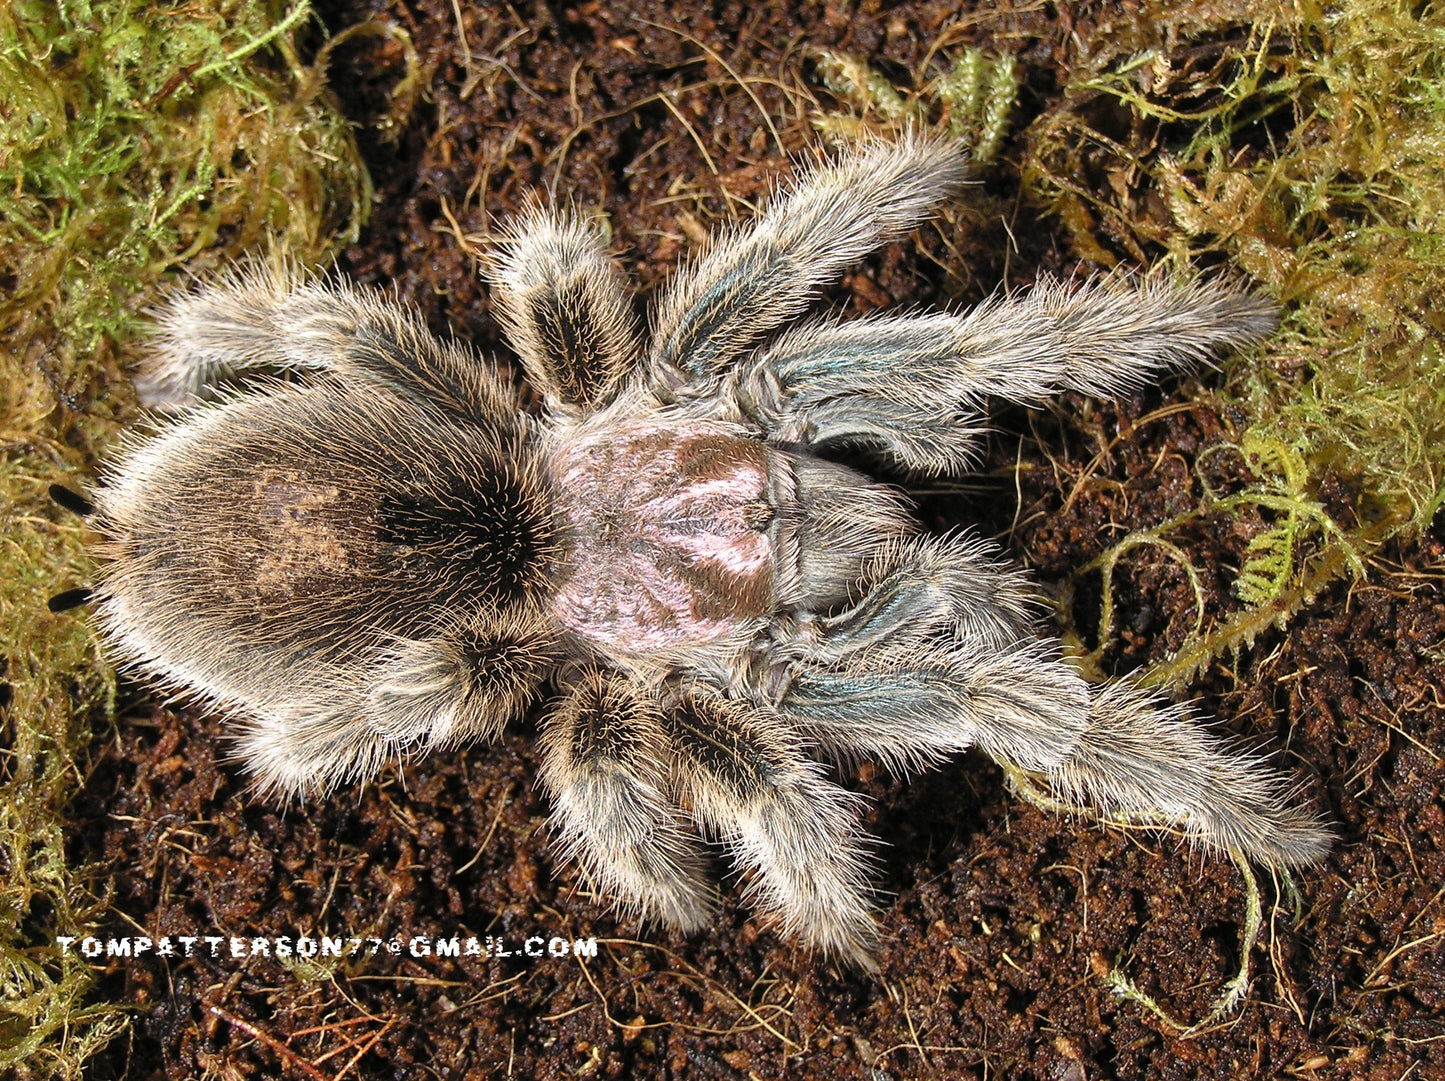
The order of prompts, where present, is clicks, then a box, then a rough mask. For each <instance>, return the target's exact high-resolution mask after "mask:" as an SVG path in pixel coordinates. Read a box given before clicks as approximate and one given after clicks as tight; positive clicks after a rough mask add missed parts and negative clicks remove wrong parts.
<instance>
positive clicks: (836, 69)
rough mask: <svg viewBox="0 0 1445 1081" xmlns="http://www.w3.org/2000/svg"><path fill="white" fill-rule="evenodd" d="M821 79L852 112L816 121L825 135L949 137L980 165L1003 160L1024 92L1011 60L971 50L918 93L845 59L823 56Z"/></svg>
mask: <svg viewBox="0 0 1445 1081" xmlns="http://www.w3.org/2000/svg"><path fill="white" fill-rule="evenodd" d="M818 77H819V78H820V79H821V80H822V82H823V85H824V86H825V87H827V88H828V90H829V91H831V92H832V93H833V94H834V95H835V96H836V97H837V98H838V99H839V101H840V102H842V103H844V104H845V105H846V106H847V107H848V108H849V110H850V111H849V112H842V113H826V114H824V115H822V116H819V117H817V118H816V119H815V121H814V123H815V124H816V125H817V127H818V129H819V130H820V131H822V132H823V133H824V134H826V135H829V136H832V137H833V138H835V139H840V140H850V139H856V138H857V137H858V136H859V135H860V134H861V133H863V132H865V131H870V130H873V131H877V130H881V131H885V132H890V133H892V134H894V135H897V134H898V133H900V132H902V131H905V130H910V129H913V130H932V131H935V132H938V133H940V134H941V133H943V132H947V133H948V134H949V135H950V136H952V137H953V138H954V139H956V140H958V141H959V142H960V143H962V144H963V145H964V146H966V147H967V148H968V150H969V157H970V159H971V160H972V161H973V162H974V163H976V164H978V165H987V164H989V163H990V162H992V161H993V160H994V158H995V157H997V156H998V151H999V147H1000V146H1002V144H1003V139H1004V136H1005V135H1006V134H1007V133H1008V127H1009V119H1010V117H1011V115H1012V113H1013V109H1014V104H1015V101H1016V99H1017V97H1018V90H1019V80H1018V75H1017V73H1016V71H1015V63H1014V58H1013V57H1012V56H990V55H988V54H985V53H983V52H980V51H979V50H977V49H968V48H965V49H962V50H961V51H960V52H959V53H958V56H957V58H956V59H955V60H954V61H953V62H952V64H951V65H949V66H948V67H947V69H946V70H945V71H944V73H943V74H942V75H940V76H938V77H937V78H934V79H930V80H928V81H926V82H924V83H923V84H922V86H921V88H920V89H918V90H916V91H909V92H905V91H902V90H899V89H898V88H897V87H895V86H894V85H893V84H892V83H891V82H889V81H888V80H887V79H886V78H885V77H884V76H883V75H882V74H880V73H879V72H877V71H875V70H874V69H873V68H871V67H869V66H868V65H867V64H866V63H864V62H863V61H861V60H857V59H855V58H853V57H851V56H847V55H845V54H842V53H834V52H827V51H823V52H820V53H819V54H818Z"/></svg>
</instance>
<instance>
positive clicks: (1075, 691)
mask: <svg viewBox="0 0 1445 1081" xmlns="http://www.w3.org/2000/svg"><path fill="white" fill-rule="evenodd" d="M779 684H781V691H778V690H776V689H774V690H773V692H772V693H773V694H774V695H775V696H776V699H777V701H776V708H777V710H778V712H779V713H780V714H781V715H782V717H783V719H784V721H786V722H787V723H788V724H790V725H791V726H793V727H794V728H796V729H797V731H798V732H800V733H801V734H802V735H803V736H804V737H805V738H807V739H809V740H812V741H813V742H815V743H816V744H817V746H818V747H819V749H820V750H822V751H823V752H824V753H825V754H827V755H828V756H829V757H831V758H833V759H836V760H840V761H850V760H853V759H857V758H870V759H878V760H881V761H883V762H885V763H886V764H887V765H889V767H890V768H892V769H895V770H898V771H900V772H907V771H910V770H914V769H920V768H923V767H926V766H931V765H935V764H937V763H938V762H940V761H942V760H943V759H945V758H947V757H948V756H949V755H952V754H956V753H957V752H959V751H963V750H967V749H968V748H969V747H971V746H973V745H974V744H978V745H979V746H980V747H982V748H983V750H985V751H987V752H988V753H989V754H990V755H992V756H993V757H995V758H1003V759H1006V760H1008V761H1011V762H1016V763H1018V764H1019V765H1022V766H1024V768H1025V769H1031V770H1038V771H1048V770H1051V769H1055V768H1057V767H1058V766H1059V765H1060V764H1061V763H1062V762H1063V761H1064V760H1065V759H1066V758H1067V757H1068V755H1069V754H1070V753H1071V752H1072V750H1073V747H1074V746H1075V744H1076V743H1077V741H1078V739H1079V737H1080V734H1081V733H1082V731H1083V729H1084V726H1085V723H1086V722H1085V718H1086V717H1087V715H1088V709H1089V689H1088V686H1087V684H1085V683H1084V681H1083V680H1082V679H1081V678H1080V677H1079V676H1078V674H1077V673H1075V672H1074V670H1073V669H1072V668H1070V667H1069V666H1068V665H1066V664H1064V663H1063V662H1062V661H1059V660H1057V659H1056V658H1054V657H1053V656H1052V655H1051V651H1050V649H1049V648H1048V647H1047V646H1046V645H1045V643H1043V642H1039V641H1037V640H1033V641H1029V642H1027V643H1025V644H1023V645H1019V646H1016V647H1015V648H1013V649H1011V650H1008V651H1005V652H995V651H994V650H993V648H992V647H986V648H983V649H978V648H976V647H970V646H968V645H967V644H966V643H963V642H960V641H957V640H952V641H950V640H948V639H947V638H942V639H929V638H924V637H920V638H916V639H914V640H908V639H907V638H904V639H899V640H895V641H892V642H889V643H887V644H886V645H879V646H869V647H867V648H864V649H860V650H858V651H857V652H856V653H854V654H852V655H851V656H849V657H847V658H846V659H845V660H842V661H839V662H835V663H831V664H827V663H824V664H820V663H817V662H816V661H813V660H796V661H793V662H792V663H791V664H790V665H789V666H788V667H787V669H786V673H785V674H783V675H782V677H781V679H780V680H779V681H778V682H777V683H774V684H773V686H774V688H776V687H777V686H778V685H779ZM1025 763H1027V764H1026V765H1025Z"/></svg>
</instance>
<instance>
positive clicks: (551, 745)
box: [539, 671, 714, 931]
mask: <svg viewBox="0 0 1445 1081" xmlns="http://www.w3.org/2000/svg"><path fill="white" fill-rule="evenodd" d="M539 746H540V750H541V753H542V768H541V779H542V784H543V786H544V787H545V788H546V790H547V793H548V795H549V796H550V798H551V800H552V802H553V804H554V806H555V807H556V812H555V814H554V815H553V817H552V824H553V827H554V828H555V829H556V830H557V839H558V846H559V848H560V850H561V851H562V852H563V853H564V854H565V855H566V856H567V857H569V858H571V857H575V858H576V859H577V860H579V861H580V862H581V863H582V865H583V866H584V867H586V868H587V870H588V872H589V873H590V874H591V875H592V876H593V878H595V879H596V880H597V882H598V884H599V885H600V886H601V887H602V889H603V890H604V891H605V892H606V893H608V894H610V895H612V896H614V897H616V898H618V899H619V900H620V901H621V903H622V904H623V905H624V906H626V907H630V908H632V909H634V910H636V912H637V913H638V914H639V915H641V916H642V917H643V918H645V919H656V920H658V921H659V922H661V923H663V924H664V925H666V926H668V927H670V928H674V929H676V930H679V931H696V930H698V929H699V928H701V927H702V926H703V925H704V924H705V923H706V922H707V920H708V918H709V916H710V915H711V913H712V911H713V907H714V905H713V900H712V896H711V892H710V891H709V889H708V887H707V882H706V879H705V877H704V860H703V855H702V852H701V850H700V848H699V846H698V844H697V841H696V839H695V838H694V837H693V836H692V835H691V834H690V832H689V831H688V830H687V829H686V820H685V819H684V818H683V817H682V816H681V815H680V814H679V813H678V811H677V810H676V809H675V808H674V807H673V806H672V804H671V803H670V802H669V798H668V794H667V778H666V775H665V773H664V772H663V770H664V766H665V764H666V762H667V760H668V752H669V746H670V744H669V741H668V738H667V735H666V734H665V733H664V732H663V730H662V727H661V718H660V716H659V714H658V707H657V704H656V703H655V702H653V701H651V700H650V699H648V698H645V697H644V696H643V695H642V693H641V692H640V691H639V690H638V689H637V688H636V687H634V686H633V685H632V684H631V683H630V682H629V681H628V680H627V679H626V677H624V676H620V675H614V674H604V673H601V672H596V671H593V672H590V673H588V675H587V676H586V678H585V680H584V681H583V682H582V683H581V684H580V685H578V686H577V687H575V688H573V690H572V692H571V693H570V694H569V695H568V696H567V698H566V699H565V700H564V701H563V702H562V704H561V706H560V707H558V709H557V711H556V712H555V713H554V714H553V716H552V717H551V718H550V719H549V720H548V721H547V722H546V725H545V727H544V729H543V732H542V738H541V741H540V745H539Z"/></svg>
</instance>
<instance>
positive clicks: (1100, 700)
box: [1047, 683, 1332, 866]
mask: <svg viewBox="0 0 1445 1081" xmlns="http://www.w3.org/2000/svg"><path fill="white" fill-rule="evenodd" d="M1047 776H1048V778H1049V780H1050V781H1051V782H1052V783H1053V785H1054V787H1055V789H1056V790H1057V791H1058V792H1059V793H1060V794H1061V795H1062V796H1063V797H1064V798H1065V799H1067V800H1070V801H1071V802H1078V801H1079V800H1080V799H1081V798H1082V799H1085V800H1087V801H1089V802H1092V803H1094V804H1095V805H1097V806H1099V807H1101V808H1103V809H1104V810H1105V811H1106V812H1107V811H1121V812H1124V813H1125V814H1127V815H1135V816H1139V817H1142V818H1144V819H1146V820H1147V819H1150V818H1153V817H1157V816H1158V815H1159V814H1160V813H1161V812H1162V814H1163V815H1164V816H1165V817H1166V818H1168V819H1170V820H1172V821H1173V822H1176V823H1177V824H1178V825H1179V826H1180V827H1181V828H1182V829H1183V830H1184V832H1185V834H1186V836H1188V838H1189V839H1190V840H1191V841H1196V842H1199V843H1202V844H1205V845H1208V846H1210V847H1212V848H1219V849H1225V850H1228V849H1231V848H1237V849H1239V850H1240V851H1241V852H1243V853H1245V854H1246V855H1248V856H1250V857H1252V858H1253V859H1257V860H1260V861H1262V862H1264V863H1267V864H1270V865H1275V866H1278V865H1284V866H1294V865H1298V864H1305V863H1313V862H1316V861H1318V860H1320V859H1323V858H1324V856H1325V854H1326V853H1327V852H1328V851H1329V848H1330V845H1331V843H1332V837H1331V835H1330V832H1329V830H1328V829H1326V828H1325V827H1324V826H1323V825H1322V824H1321V823H1320V821H1319V820H1318V819H1316V818H1315V817H1314V816H1312V815H1311V814H1309V813H1308V812H1307V811H1305V810H1303V809H1302V808H1301V807H1299V805H1298V804H1297V803H1296V802H1295V800H1294V798H1293V793H1291V792H1290V791H1289V786H1288V785H1287V784H1286V783H1284V782H1283V780H1282V778H1281V777H1280V776H1279V775H1278V774H1277V773H1275V772H1274V771H1273V770H1271V769H1269V768H1268V767H1267V766H1265V765H1264V764H1263V762H1262V761H1261V760H1260V759H1259V758H1258V757H1257V756H1254V755H1250V754H1247V753H1243V752H1238V751H1229V750H1226V749H1225V748H1224V747H1223V745H1222V744H1221V742H1220V741H1219V740H1218V739H1217V738H1216V737H1215V736H1213V735H1211V734H1210V733H1209V732H1208V731H1206V730H1205V729H1204V728H1202V727H1200V726H1199V725H1198V724H1196V723H1194V722H1192V721H1191V720H1190V717H1189V711H1188V709H1187V708H1184V707H1180V706H1174V705H1170V704H1168V703H1164V702H1161V701H1159V700H1157V699H1156V698H1154V697H1153V696H1152V695H1150V694H1148V693H1147V692H1145V691H1141V690H1139V689H1138V688H1136V687H1133V686H1130V685H1129V684H1128V683H1113V684H1110V685H1109V686H1106V687H1101V688H1096V689H1095V691H1094V698H1093V703H1092V705H1091V707H1090V710H1089V723H1088V725H1087V726H1086V727H1085V728H1084V732H1083V735H1082V736H1081V738H1080V739H1079V742H1078V744H1077V745H1076V746H1075V747H1074V750H1073V753H1072V754H1071V755H1070V756H1069V757H1068V758H1067V759H1065V760H1064V762H1063V763H1062V764H1061V765H1060V766H1058V767H1057V768H1054V769H1051V770H1049V771H1047Z"/></svg>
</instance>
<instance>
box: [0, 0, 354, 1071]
mask: <svg viewBox="0 0 1445 1081" xmlns="http://www.w3.org/2000/svg"><path fill="white" fill-rule="evenodd" d="M303 31H304V32H306V33H311V34H313V35H314V34H315V33H316V27H315V26H314V22H313V20H312V18H311V14H310V8H309V5H308V4H307V3H305V2H294V3H290V4H286V3H281V2H248V0H231V2H225V0H209V2H206V3H192V4H185V5H161V4H154V3H149V2H143V0H92V2H84V0H79V2H75V0H72V2H68V3H60V4H56V3H54V2H53V0H12V2H11V3H9V4H8V5H6V6H4V7H0V283H3V284H0V441H3V442H0V517H3V523H0V537H3V541H0V646H3V650H4V657H3V662H0V663H3V665H4V667H3V672H0V678H3V681H4V698H3V699H0V701H3V703H4V705H3V709H4V714H3V719H4V731H5V737H6V739H5V743H6V749H5V750H4V752H3V757H0V866H4V868H5V874H4V876H3V878H0V988H3V995H0V1072H6V1073H7V1074H8V1075H10V1076H22V1077H77V1076H79V1075H80V1073H81V1068H82V1064H83V1063H84V1062H85V1060H86V1059H87V1058H88V1057H90V1056H91V1055H93V1054H94V1053H95V1051H97V1050H98V1049H99V1048H100V1047H102V1046H104V1044H105V1043H106V1042H107V1041H108V1040H110V1039H111V1038H113V1037H114V1036H115V1035H116V1034H117V1033H118V1032H120V1031H122V1030H123V1028H124V1025H125V1020H124V1016H123V1015H122V1014H121V1013H120V1012H119V1011H118V1010H117V1009H116V1008H115V1007H114V1006H112V1005H110V1004H107V1003H104V1002H98V1001H91V998H92V993H93V985H94V976H93V974H92V971H91V969H90V967H89V965H87V964H85V963H83V962H82V961H81V960H80V959H78V958H76V957H75V956H71V957H62V956H61V955H60V953H59V950H58V949H57V948H56V947H55V946H54V945H53V943H54V938H55V936H56V935H60V934H76V933H81V934H83V933H85V932H86V931H87V930H88V929H90V928H93V927H94V926H96V925H97V924H98V922H99V921H100V920H101V919H102V917H103V913H104V904H103V902H102V901H101V900H99V899H97V897H96V896H95V894H96V892H97V887H96V885H95V884H96V882H97V881H98V876H97V874H96V869H93V868H74V867H70V866H68V865H67V863H66V859H65V846H64V835H63V830H62V821H63V812H64V809H65V806H66V803H67V801H68V800H69V799H70V797H71V796H72V795H73V793H74V791H75V789H76V787H77V785H78V783H79V779H80V778H81V776H82V775H83V771H84V762H85V748H86V746H87V744H88V742H89V738H90V733H91V732H92V730H93V728H94V726H95V723H96V722H97V721H99V720H103V719H104V717H105V716H106V715H107V714H108V713H109V711H110V708H111V700H112V694H113V684H112V681H111V677H110V675H109V673H108V671H107V669H106V667H105V666H104V664H103V663H102V661H101V660H100V658H99V656H98V655H97V651H96V648H95V643H94V641H93V640H92V638H91V636H90V634H89V632H88V630H87V628H86V624H85V621H84V619H83V618H82V617H81V616H80V615H78V614H59V615H53V614H51V613H49V612H48V611H47V609H46V600H47V598H48V597H50V596H51V595H52V594H54V593H57V592H59V591H60V590H63V589H65V588H68V587H71V586H75V585H77V584H80V583H83V582H84V581H85V580H86V579H87V577H88V563H87V560H86V555H85V544H84V537H83V535H82V534H83V527H82V526H81V524H80V523H79V522H78V521H77V520H76V519H75V518H74V517H72V516H69V515H67V514H66V513H64V512H62V511H60V510H59V509H58V508H56V507H55V506H53V505H52V503H51V501H50V499H49V497H48V489H49V486H50V484H52V483H56V482H60V483H68V484H70V485H71V486H73V487H84V486H85V482H84V481H83V480H81V481H76V480H74V479H68V478H70V477H73V476H74V475H76V474H79V473H83V472H84V471H85V470H86V469H87V468H89V466H90V465H91V464H92V463H93V460H94V458H95V456H96V455H97V453H98V451H99V450H101V449H102V448H104V447H105V446H106V445H107V444H108V443H110V442H111V441H112V439H113V437H114V434H115V431H116V429H117V428H118V426H119V424H120V423H121V422H122V421H123V420H125V419H126V418H127V417H128V416H129V415H130V414H131V413H132V412H133V409H134V403H133V399H132V397H131V395H130V391H129V384H128V381H126V380H125V379H124V377H123V376H122V374H121V368H122V364H123V362H124V360H125V359H127V356H128V353H129V351H130V350H131V349H133V348H134V344H133V343H134V342H135V341H136V340H138V339H139V338H140V336H141V335H140V333H139V331H140V326H139V324H140V322H141V317H140V314H139V313H140V312H141V310H142V309H143V307H144V305H145V304H146V303H147V302H148V301H149V300H150V299H151V298H152V297H153V296H154V294H155V291H156V289H157V288H158V286H159V285H160V284H161V283H162V282H163V281H164V280H165V279H167V278H168V277H169V276H172V273H173V271H174V270H175V269H176V268H179V267H182V266H186V267H188V268H189V267H196V266H204V265H208V264H214V263H217V262H220V261H223V260H225V259H228V258H234V257H236V256H238V255H240V254H241V253H243V252H245V251H248V250H252V249H256V248H260V249H265V248H268V247H274V248H278V249H284V250H286V251H288V252H291V253H292V254H293V255H294V257H295V258H297V259H298V260H300V261H302V262H305V263H317V262H321V261H323V260H325V259H326V258H327V255H328V253H329V252H331V251H332V250H334V249H335V247H336V246H337V245H338V244H340V243H342V242H344V241H346V240H348V239H351V238H354V237H355V235H356V232H357V230H358V229H359V227H360V224H361V222H362V219H363V216H364V214H365V212H366V209H367V204H368V201H369V197H370V187H369V180H368V179H367V176H366V172H365V170H364V169H363V167H362V165H361V163H360V159H359V156H358V154H357V150H356V146H355V143H354V140H353V138H352V135H351V131H350V128H349V126H348V125H347V123H346V122H345V120H344V119H343V118H342V117H340V115H339V114H338V113H337V111H336V109H335V108H334V106H333V104H332V103H331V102H330V100H329V97H328V95H326V93H325V92H324V65H323V64H322V63H321V62H319V61H318V63H317V64H316V65H315V66H311V67H308V66H306V65H304V64H302V63H301V61H300V60H299V58H298V55H297V51H296V36H297V34H298V32H303ZM317 36H318V37H319V35H317Z"/></svg>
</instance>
